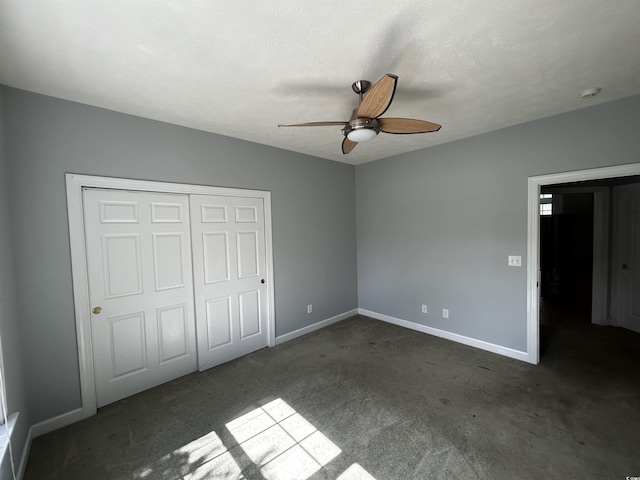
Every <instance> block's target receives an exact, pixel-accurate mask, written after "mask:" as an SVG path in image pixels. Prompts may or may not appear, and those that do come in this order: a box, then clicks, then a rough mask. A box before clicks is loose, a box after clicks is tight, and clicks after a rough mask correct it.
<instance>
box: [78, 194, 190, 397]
mask: <svg viewBox="0 0 640 480" xmlns="http://www.w3.org/2000/svg"><path fill="white" fill-rule="evenodd" d="M188 198H189V197H188V196H187V195H170V194H160V193H147V192H129V191H124V190H99V189H86V190H84V192H83V201H84V215H85V236H86V248H87V266H88V275H89V279H88V280H89V297H90V301H91V306H92V314H91V336H92V348H93V361H94V373H95V383H96V397H97V405H98V407H100V406H103V405H106V404H108V403H111V402H114V401H116V400H119V399H121V398H124V397H127V396H129V395H133V394H135V393H138V392H140V391H142V390H145V389H147V388H151V387H153V386H156V385H159V384H161V383H164V382H166V381H169V380H172V379H174V378H176V377H179V376H182V375H185V374H187V373H190V372H193V371H195V370H196V367H197V358H196V357H197V355H196V332H195V320H194V308H193V276H192V270H191V267H192V259H191V238H190V222H189V200H188Z"/></svg>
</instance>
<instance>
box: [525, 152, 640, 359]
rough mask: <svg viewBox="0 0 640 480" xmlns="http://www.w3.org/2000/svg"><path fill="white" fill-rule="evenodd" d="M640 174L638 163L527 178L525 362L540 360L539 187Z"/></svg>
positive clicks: (639, 164)
mask: <svg viewBox="0 0 640 480" xmlns="http://www.w3.org/2000/svg"><path fill="white" fill-rule="evenodd" d="M631 175H640V163H631V164H627V165H617V166H613V167H603V168H593V169H589V170H578V171H574V172H563V173H552V174H549V175H540V176H536V177H529V187H528V210H527V211H528V214H527V226H528V228H527V361H528V362H529V363H533V364H537V363H539V362H540V338H539V337H540V318H539V315H540V305H539V303H540V298H539V293H538V292H539V289H538V282H539V278H538V275H539V271H540V187H541V186H542V185H554V184H558V183H570V182H581V181H584V180H599V179H602V178H615V177H628V176H631Z"/></svg>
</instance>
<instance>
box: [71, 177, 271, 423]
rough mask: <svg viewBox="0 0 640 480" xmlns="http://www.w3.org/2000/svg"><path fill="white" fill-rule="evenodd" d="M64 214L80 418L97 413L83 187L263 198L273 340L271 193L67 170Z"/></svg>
mask: <svg viewBox="0 0 640 480" xmlns="http://www.w3.org/2000/svg"><path fill="white" fill-rule="evenodd" d="M65 178H66V187H67V213H68V219H69V240H70V247H71V274H72V280H73V302H74V312H75V317H76V336H77V343H78V362H79V368H80V393H81V397H82V413H83V418H86V417H89V416H91V415H95V413H96V412H97V406H96V405H97V403H96V389H95V378H94V370H93V348H92V344H91V315H90V305H89V288H88V270H87V255H86V245H85V237H84V214H83V203H82V189H83V188H110V189H115V190H135V191H141V192H158V193H177V194H185V195H189V194H198V195H224V196H228V197H229V196H235V197H256V198H261V199H263V200H264V223H265V226H264V227H265V247H266V248H265V249H266V261H267V262H266V268H267V271H266V278H267V303H268V305H267V315H268V319H267V328H268V331H269V335H268V339H269V340H268V341H269V346H270V347H273V346H275V344H276V340H275V332H276V330H275V296H274V288H273V238H272V228H271V192H268V191H263V190H245V189H240V188H228V187H213V186H207V185H189V184H181V183H167V182H154V181H148V180H132V179H126V178H113V177H99V176H92V175H77V174H72V173H67V174H66V175H65Z"/></svg>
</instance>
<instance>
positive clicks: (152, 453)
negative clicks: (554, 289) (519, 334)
mask: <svg viewBox="0 0 640 480" xmlns="http://www.w3.org/2000/svg"><path fill="white" fill-rule="evenodd" d="M545 309H546V312H547V313H548V314H549V317H548V318H546V319H545V320H544V322H543V325H542V327H541V331H542V332H541V333H542V339H543V344H542V346H543V348H544V350H543V353H544V356H543V359H542V362H541V364H540V365H538V366H533V365H529V364H526V363H523V362H520V361H517V360H512V359H509V358H505V357H501V356H498V355H495V354H492V353H488V352H485V351H482V350H478V349H475V348H471V347H466V346H463V345H459V344H456V343H452V342H449V341H447V340H442V339H439V338H436V337H432V336H429V335H425V334H422V333H418V332H414V331H412V330H407V329H403V328H401V327H397V326H394V325H390V324H387V323H383V322H379V321H376V320H372V319H369V318H366V317H362V316H356V317H353V318H350V319H348V320H345V321H343V322H340V323H338V324H335V325H332V326H330V327H328V328H325V329H323V330H319V331H317V332H315V333H312V334H310V335H307V336H305V337H301V338H299V339H296V340H294V341H291V342H288V343H285V344H283V345H280V346H278V347H275V348H270V349H264V350H261V351H259V352H256V353H254V354H251V355H248V356H246V357H243V358H241V359H238V360H236V361H233V362H230V363H227V364H225V365H222V366H220V367H217V368H214V369H211V370H209V371H206V372H204V373H194V374H191V375H188V376H186V377H183V378H180V379H178V380H176V381H173V382H170V383H168V384H165V385H162V386H160V387H157V388H154V389H152V390H149V391H146V392H144V393H142V394H139V395H136V396H133V397H130V398H127V399H125V400H122V401H119V402H117V403H114V404H112V405H109V406H107V407H105V408H102V409H100V411H99V413H98V414H97V415H95V416H93V417H91V418H89V419H87V420H84V421H82V422H79V423H76V424H74V425H70V426H68V427H66V428H63V429H60V430H58V431H55V432H52V433H50V434H48V435H45V436H42V437H39V438H37V439H35V440H34V442H33V445H32V449H31V455H30V458H29V463H28V466H27V471H26V475H25V479H26V480H35V479H61V480H62V479H64V480H73V479H82V480H88V479H92V480H97V479H174V478H175V479H189V480H192V479H241V478H245V479H269V480H285V479H295V480H305V479H311V480H319V479H331V480H335V479H340V480H356V479H359V480H360V479H365V480H371V479H375V480H387V479H403V480H405V479H421V480H422V479H452V478H455V479H475V478H481V479H491V480H497V479H509V480H513V479H518V478H527V479H549V478H558V479H568V478H576V479H577V478H585V479H586V478H589V479H604V478H611V479H623V478H625V477H626V476H628V475H640V455H639V454H638V432H640V334H636V333H633V332H630V331H628V330H623V329H619V328H612V327H597V326H593V325H591V324H589V323H588V321H584V320H583V319H581V318H576V317H575V316H573V315H570V314H568V313H567V312H563V311H562V309H561V308H558V307H549V306H545ZM551 314H553V315H551ZM552 316H554V318H555V320H553V319H551V317H552Z"/></svg>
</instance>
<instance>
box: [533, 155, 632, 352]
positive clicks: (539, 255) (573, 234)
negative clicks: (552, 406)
mask: <svg viewBox="0 0 640 480" xmlns="http://www.w3.org/2000/svg"><path fill="white" fill-rule="evenodd" d="M638 182H640V164H629V165H621V166H616V167H605V168H598V169H592V170H582V171H577V172H567V173H559V174H551V175H544V176H539V177H530V178H529V213H528V220H529V236H528V262H527V301H528V314H527V322H528V342H527V343H528V344H527V352H528V361H529V362H530V363H534V364H537V363H538V362H539V361H540V355H541V353H544V349H545V347H546V346H547V345H548V342H549V341H550V337H549V335H550V334H552V332H553V319H554V318H555V319H556V320H557V319H558V317H561V318H562V319H564V321H572V322H578V323H580V322H583V323H584V324H585V325H587V326H590V325H592V324H596V325H610V324H611V309H612V283H613V277H614V276H615V275H614V273H615V270H612V264H611V262H612V257H613V254H612V250H613V246H612V240H611V236H612V233H613V229H614V227H613V221H614V213H615V212H614V208H615V207H614V202H613V200H612V199H613V195H612V191H613V188H615V187H617V186H620V185H626V184H631V183H638ZM549 205H550V206H549ZM554 208H555V214H554V213H553V210H554ZM554 217H555V218H554ZM549 323H551V328H547V327H549ZM541 326H543V328H542V330H543V331H544V335H542V336H541ZM545 330H546V331H545Z"/></svg>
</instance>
